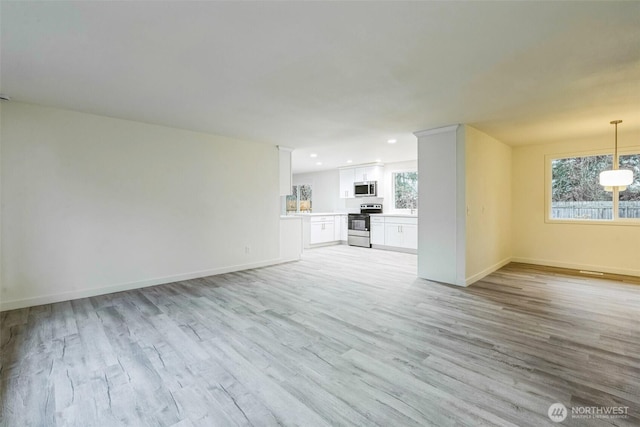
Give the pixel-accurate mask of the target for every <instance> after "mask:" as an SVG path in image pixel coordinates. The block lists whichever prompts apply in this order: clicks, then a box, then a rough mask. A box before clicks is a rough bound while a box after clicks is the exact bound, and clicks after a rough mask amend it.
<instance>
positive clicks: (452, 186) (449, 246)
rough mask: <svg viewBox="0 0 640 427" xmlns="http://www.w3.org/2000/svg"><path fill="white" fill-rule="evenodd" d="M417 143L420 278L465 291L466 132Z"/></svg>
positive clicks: (422, 137) (445, 131)
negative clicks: (462, 287)
mask: <svg viewBox="0 0 640 427" xmlns="http://www.w3.org/2000/svg"><path fill="white" fill-rule="evenodd" d="M415 135H416V136H417V137H418V212H419V215H418V276H419V277H422V278H424V279H429V280H435V281H438V282H444V283H450V284H454V285H461V286H464V285H465V284H466V282H465V243H464V239H465V236H464V234H465V222H464V194H465V188H464V187H465V180H464V172H465V160H464V158H465V153H464V127H462V126H458V125H454V126H447V127H444V128H438V129H432V130H427V131H421V132H416V133H415Z"/></svg>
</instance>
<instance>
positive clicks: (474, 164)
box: [464, 126, 512, 284]
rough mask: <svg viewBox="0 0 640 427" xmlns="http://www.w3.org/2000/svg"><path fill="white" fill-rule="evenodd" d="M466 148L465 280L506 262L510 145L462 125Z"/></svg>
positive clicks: (494, 268) (509, 201) (495, 268)
mask: <svg viewBox="0 0 640 427" xmlns="http://www.w3.org/2000/svg"><path fill="white" fill-rule="evenodd" d="M464 131H465V151H466V159H465V160H466V177H465V180H466V206H467V212H466V272H465V275H466V282H467V284H470V283H473V282H475V281H477V280H479V279H481V278H483V277H484V276H486V275H487V274H489V273H492V272H493V271H495V270H497V269H498V268H500V267H502V266H504V265H506V264H507V263H509V261H510V259H511V255H512V248H511V209H512V206H511V147H509V146H508V145H506V144H503V143H502V142H500V141H498V140H497V139H495V138H493V137H491V136H489V135H487V134H485V133H482V132H480V131H479V130H477V129H475V128H473V127H471V126H464Z"/></svg>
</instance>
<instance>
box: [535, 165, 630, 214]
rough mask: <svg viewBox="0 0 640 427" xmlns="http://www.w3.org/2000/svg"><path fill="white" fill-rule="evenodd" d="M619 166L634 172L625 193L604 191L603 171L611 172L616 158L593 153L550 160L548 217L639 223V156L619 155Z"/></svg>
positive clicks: (548, 172)
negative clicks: (601, 180) (601, 178)
mask: <svg viewBox="0 0 640 427" xmlns="http://www.w3.org/2000/svg"><path fill="white" fill-rule="evenodd" d="M618 158H619V167H620V168H624V169H631V170H633V171H634V182H633V184H631V185H630V186H629V187H627V189H626V190H625V191H618V190H617V189H615V190H614V191H613V192H608V191H605V190H604V187H602V186H601V185H600V183H599V175H600V172H602V171H604V170H608V169H611V167H612V160H613V156H612V155H611V154H608V153H594V154H588V155H582V156H571V157H557V156H554V157H549V158H548V161H547V166H548V171H547V181H548V182H547V193H548V194H547V204H548V206H547V218H548V219H549V220H551V221H569V222H585V221H587V222H597V223H611V222H614V223H630V222H631V223H636V224H637V223H638V220H640V154H639V153H628V154H627V153H625V154H621V155H619V156H618Z"/></svg>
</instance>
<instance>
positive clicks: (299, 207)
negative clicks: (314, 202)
mask: <svg viewBox="0 0 640 427" xmlns="http://www.w3.org/2000/svg"><path fill="white" fill-rule="evenodd" d="M311 195H312V191H311V185H310V184H302V185H294V186H293V188H292V191H291V194H290V195H289V196H287V213H300V212H303V213H310V212H311V209H312V207H311Z"/></svg>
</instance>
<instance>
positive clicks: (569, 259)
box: [512, 127, 640, 276]
mask: <svg viewBox="0 0 640 427" xmlns="http://www.w3.org/2000/svg"><path fill="white" fill-rule="evenodd" d="M608 130H610V129H608ZM618 132H619V133H618V141H619V146H620V149H621V150H624V149H625V148H628V147H631V146H634V145H635V147H636V148H639V149H640V146H639V145H638V141H640V133H638V132H635V133H633V132H629V131H626V130H625V129H624V128H622V127H621V128H620V129H619V131H618ZM612 148H613V136H612V134H606V135H602V136H594V137H593V138H589V139H584V138H583V139H580V140H576V141H563V142H557V143H554V144H545V145H532V146H525V147H514V148H513V191H512V195H513V196H512V197H513V233H512V234H513V256H514V257H513V260H514V261H519V262H526V263H532V264H540V265H550V266H556V267H566V268H575V269H582V270H593V271H603V272H609V273H618V274H630V275H636V276H640V225H628V226H625V225H611V224H606V223H603V224H579V223H570V224H566V223H565V224H560V223H548V222H545V216H546V215H545V156H546V155H554V154H575V153H578V152H584V151H588V150H602V149H609V150H612Z"/></svg>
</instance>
